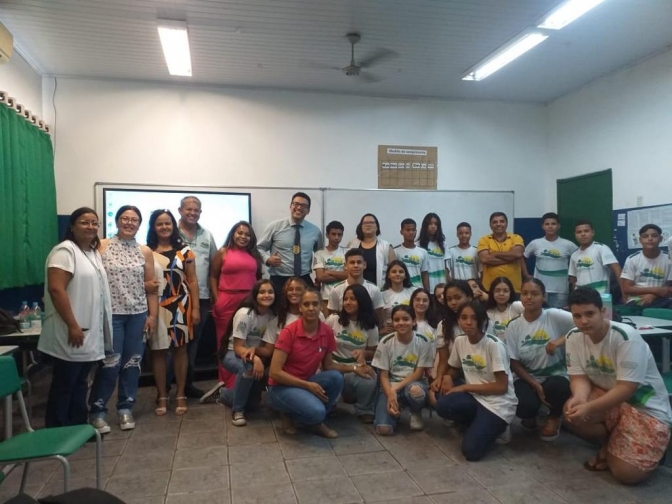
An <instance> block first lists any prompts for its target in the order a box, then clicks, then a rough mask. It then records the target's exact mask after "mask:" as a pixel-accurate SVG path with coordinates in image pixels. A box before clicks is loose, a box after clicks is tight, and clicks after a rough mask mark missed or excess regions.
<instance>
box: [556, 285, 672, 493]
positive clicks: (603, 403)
mask: <svg viewBox="0 0 672 504" xmlns="http://www.w3.org/2000/svg"><path fill="white" fill-rule="evenodd" d="M569 309H570V310H571V312H572V316H573V317H574V322H575V323H576V329H574V330H572V331H570V332H569V334H568V335H567V342H566V344H565V351H566V359H567V370H568V372H569V378H570V386H571V390H572V397H571V398H570V399H569V401H567V403H566V404H565V409H564V413H565V421H566V425H567V426H568V427H569V428H570V429H571V430H573V431H574V432H575V433H577V434H578V435H580V436H581V437H584V438H586V439H589V440H592V441H598V442H600V443H602V447H601V449H600V451H599V452H598V453H597V455H595V457H593V458H592V459H590V460H588V461H587V462H586V463H585V464H584V466H585V467H586V469H589V470H591V471H606V470H609V471H611V474H612V476H613V477H614V478H615V479H616V480H617V481H619V482H621V483H624V484H627V485H633V484H636V483H639V482H641V481H643V480H645V479H646V478H648V477H649V476H650V475H651V473H652V471H653V470H654V469H655V468H656V467H657V466H658V464H659V463H660V460H661V459H662V458H663V456H664V455H665V450H666V449H667V445H668V444H669V441H670V426H672V410H671V409H670V400H669V398H668V393H667V389H666V388H665V384H664V383H663V379H662V377H661V376H660V373H659V372H658V368H657V367H656V362H655V360H654V358H653V354H652V353H651V349H650V348H649V346H648V345H647V344H646V342H645V341H644V340H643V339H642V337H641V335H640V334H639V332H638V331H637V330H636V329H634V328H632V327H630V326H628V325H627V324H619V323H617V322H612V321H610V320H606V319H605V318H604V315H605V309H604V307H603V306H602V298H601V297H600V294H599V293H598V292H597V291H596V290H595V289H590V288H578V289H576V290H574V291H573V292H572V293H571V294H570V295H569Z"/></svg>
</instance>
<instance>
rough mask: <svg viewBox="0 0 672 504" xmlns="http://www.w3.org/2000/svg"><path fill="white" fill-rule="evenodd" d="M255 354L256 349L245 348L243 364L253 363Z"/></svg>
mask: <svg viewBox="0 0 672 504" xmlns="http://www.w3.org/2000/svg"><path fill="white" fill-rule="evenodd" d="M256 353H257V347H249V348H246V349H245V351H244V352H243V356H242V359H243V362H253V361H254V357H255V355H256Z"/></svg>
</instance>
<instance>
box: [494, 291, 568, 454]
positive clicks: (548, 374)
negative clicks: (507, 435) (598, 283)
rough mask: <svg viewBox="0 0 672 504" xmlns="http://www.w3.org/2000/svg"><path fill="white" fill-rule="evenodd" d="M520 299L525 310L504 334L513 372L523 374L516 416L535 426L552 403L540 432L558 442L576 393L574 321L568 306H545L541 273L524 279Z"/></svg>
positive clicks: (529, 426)
mask: <svg viewBox="0 0 672 504" xmlns="http://www.w3.org/2000/svg"><path fill="white" fill-rule="evenodd" d="M520 299H521V301H522V303H523V314H522V315H521V316H520V317H517V318H514V319H513V320H512V321H511V322H509V324H508V326H507V328H506V332H505V333H504V341H505V343H506V346H507V347H508V349H509V355H510V356H511V371H513V372H514V373H515V375H516V376H517V378H516V380H515V381H514V382H513V388H514V389H515V391H516V397H518V408H517V409H516V415H517V416H518V418H520V419H522V422H521V424H522V426H523V428H524V429H525V430H528V431H534V430H536V429H537V415H538V414H539V409H540V408H541V405H542V404H545V405H546V406H548V408H549V410H550V413H549V415H548V416H547V417H546V419H545V420H544V423H543V426H542V428H541V431H540V433H539V437H540V438H541V439H542V440H544V441H554V440H555V439H557V438H558V436H559V435H560V420H561V418H562V408H563V406H564V405H565V402H567V399H569V396H570V394H571V392H570V390H569V379H568V377H567V368H566V367H565V355H564V351H563V347H564V345H565V335H566V334H567V333H568V332H569V331H571V330H572V329H573V328H574V320H573V319H572V314H571V313H569V312H566V311H564V310H558V309H556V308H549V309H547V310H544V309H543V305H544V301H546V288H545V287H544V284H543V282H542V281H541V280H538V279H536V278H530V279H529V280H527V281H524V282H523V285H522V286H521V289H520Z"/></svg>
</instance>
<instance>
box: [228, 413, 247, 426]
mask: <svg viewBox="0 0 672 504" xmlns="http://www.w3.org/2000/svg"><path fill="white" fill-rule="evenodd" d="M231 416H232V418H231V423H232V424H233V425H235V426H236V427H244V426H245V425H247V420H245V414H244V413H243V412H242V411H234V412H233V413H232V414H231Z"/></svg>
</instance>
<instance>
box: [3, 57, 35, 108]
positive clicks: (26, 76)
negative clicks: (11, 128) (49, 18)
mask: <svg viewBox="0 0 672 504" xmlns="http://www.w3.org/2000/svg"><path fill="white" fill-rule="evenodd" d="M0 91H7V92H8V93H9V96H12V97H14V98H16V99H17V101H18V102H19V103H21V104H22V105H25V106H26V108H27V109H28V110H30V111H31V112H32V113H33V114H37V115H38V116H39V117H42V118H43V116H42V77H41V76H40V74H39V73H37V72H36V71H35V70H34V69H33V67H31V66H30V65H29V64H28V62H26V60H25V59H23V57H21V55H20V54H19V53H18V52H17V51H16V50H14V54H13V55H12V59H10V60H9V62H8V63H5V64H3V65H0Z"/></svg>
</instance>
